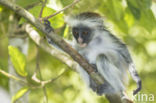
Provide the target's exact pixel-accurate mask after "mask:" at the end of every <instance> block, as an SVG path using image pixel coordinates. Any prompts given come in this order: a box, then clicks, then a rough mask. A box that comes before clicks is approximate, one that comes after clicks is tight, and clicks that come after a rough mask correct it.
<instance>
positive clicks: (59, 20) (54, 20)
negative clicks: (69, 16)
mask: <svg viewBox="0 0 156 103" xmlns="http://www.w3.org/2000/svg"><path fill="white" fill-rule="evenodd" d="M43 12H44V14H43V17H45V16H49V15H52V14H54V13H55V12H56V11H55V10H53V9H51V8H49V7H46V8H44V11H43ZM49 20H50V22H51V25H52V27H53V28H59V27H62V26H63V24H64V19H63V14H62V13H60V14H57V15H55V16H53V17H51V18H50V19H49Z"/></svg>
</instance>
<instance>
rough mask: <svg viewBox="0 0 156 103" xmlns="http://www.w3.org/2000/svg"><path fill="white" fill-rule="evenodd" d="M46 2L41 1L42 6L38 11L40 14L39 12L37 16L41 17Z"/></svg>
mask: <svg viewBox="0 0 156 103" xmlns="http://www.w3.org/2000/svg"><path fill="white" fill-rule="evenodd" d="M46 3H47V0H45V1H44V2H42V8H41V11H40V14H39V18H42V14H43V9H44V7H45V6H46Z"/></svg>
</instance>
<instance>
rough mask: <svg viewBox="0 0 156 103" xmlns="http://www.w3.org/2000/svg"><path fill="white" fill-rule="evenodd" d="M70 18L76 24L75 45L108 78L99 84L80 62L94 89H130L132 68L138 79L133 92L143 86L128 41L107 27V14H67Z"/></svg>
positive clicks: (97, 70)
mask: <svg viewBox="0 0 156 103" xmlns="http://www.w3.org/2000/svg"><path fill="white" fill-rule="evenodd" d="M66 22H67V24H68V25H69V26H70V27H71V28H72V35H73V37H74V40H73V41H74V42H73V47H74V48H75V49H76V50H77V51H78V52H79V53H80V54H81V55H82V56H83V57H84V58H85V59H86V60H87V61H88V62H89V63H90V64H91V65H92V66H93V68H94V69H95V71H96V72H98V73H100V74H101V75H102V76H103V78H104V79H105V83H104V84H102V85H97V84H96V83H95V82H94V81H93V80H92V79H91V77H90V76H89V75H88V73H87V72H86V71H84V69H83V68H82V67H81V66H79V67H78V72H79V73H80V75H81V77H82V79H83V80H84V81H85V82H86V83H87V85H88V86H89V87H90V88H91V89H92V90H93V91H95V92H96V93H97V94H99V95H102V94H114V93H118V92H121V91H124V90H126V88H125V85H126V84H127V82H128V77H127V71H128V70H129V72H130V74H131V76H132V78H133V80H134V81H135V82H136V83H137V89H136V90H135V91H134V92H133V95H135V94H137V93H138V92H139V91H140V90H141V79H140V77H139V75H138V73H137V71H136V69H135V65H134V63H133V60H132V58H131V55H130V53H129V51H128V48H127V46H126V44H125V43H123V42H122V41H121V40H120V39H119V38H117V37H116V36H115V35H113V34H112V33H110V32H109V31H108V30H107V29H106V27H105V26H104V21H103V18H102V17H101V16H100V15H99V14H98V13H93V12H84V13H80V14H79V15H76V16H73V17H67V18H66Z"/></svg>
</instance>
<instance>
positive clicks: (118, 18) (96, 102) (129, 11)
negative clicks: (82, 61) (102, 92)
mask: <svg viewBox="0 0 156 103" xmlns="http://www.w3.org/2000/svg"><path fill="white" fill-rule="evenodd" d="M10 1H11V0H10ZM12 1H13V0H12ZM13 2H15V3H16V4H18V5H20V6H22V7H24V8H26V9H27V10H28V11H29V12H31V13H32V14H33V15H34V16H35V17H37V18H38V16H39V13H40V9H41V7H42V3H41V2H43V1H41V0H14V1H13ZM72 2H73V0H48V2H47V5H46V7H45V8H44V10H43V17H44V16H48V15H50V14H52V13H55V12H56V11H58V10H60V9H62V8H63V7H65V6H67V5H69V4H71V3H72ZM32 5H34V6H32ZM30 6H32V7H31V8H28V7H30ZM85 11H94V12H97V13H100V14H101V15H102V16H103V18H104V20H105V25H106V27H107V28H108V30H110V32H112V33H113V34H114V35H116V36H118V37H119V38H121V39H122V41H124V42H125V43H126V44H127V45H128V48H129V50H130V53H131V55H132V58H133V60H134V63H135V65H136V69H137V71H138V72H139V75H140V76H141V79H142V87H143V88H142V90H141V92H140V94H146V95H147V96H148V98H147V99H148V101H146V98H144V100H143V101H138V102H137V103H156V99H155V98H154V99H155V102H154V101H150V100H151V98H150V97H151V95H153V96H156V0H80V1H79V3H77V4H76V5H74V6H73V7H71V8H69V9H67V10H65V11H64V12H63V13H60V14H58V15H56V16H54V17H52V18H51V19H49V20H50V22H51V25H52V27H53V28H54V29H55V30H56V32H57V33H58V34H59V35H60V36H62V37H63V38H66V39H71V38H72V37H71V30H70V28H69V27H68V25H66V23H65V22H64V17H65V16H67V15H71V14H72V15H74V14H78V13H81V12H85ZM12 18H13V19H12ZM15 19H16V20H17V23H16V25H17V26H20V25H22V24H23V23H25V22H27V21H25V20H24V19H23V18H20V17H19V16H18V15H16V14H15V13H14V12H12V11H10V10H9V9H8V8H6V7H4V6H2V5H0V69H2V70H4V71H6V72H9V73H11V71H10V70H9V69H10V65H11V64H10V62H8V61H10V60H9V55H10V56H11V53H10V52H11V50H10V49H9V50H8V45H14V41H15V40H14V39H17V38H22V39H23V38H24V39H26V40H28V42H27V53H26V54H25V53H24V55H25V57H26V64H25V65H26V66H25V68H26V73H27V76H25V77H24V78H26V80H28V81H29V82H30V83H32V84H33V81H32V80H31V79H30V78H31V76H32V75H33V74H34V72H35V68H36V60H38V61H39V65H40V69H41V70H40V74H41V75H42V79H43V80H48V79H50V78H55V77H57V76H58V75H59V74H61V73H62V72H64V71H65V70H66V69H67V68H68V67H67V66H66V65H65V64H63V63H62V62H61V61H59V60H57V59H56V58H54V57H53V56H51V55H50V54H49V53H47V52H46V51H45V50H43V49H41V48H38V47H37V46H36V44H35V43H34V41H33V40H31V39H30V38H29V37H28V35H26V36H21V37H19V36H17V35H16V34H12V32H11V29H12V28H15V27H17V26H15V24H14V23H13V22H14V20H15ZM15 29H17V28H15ZM21 34H22V32H21ZM41 35H43V34H41ZM16 42H17V40H16ZM17 44H19V45H20V46H23V47H24V45H25V42H22V43H20V41H19V42H18V43H17ZM21 44H22V45H21ZM16 46H17V45H15V47H16ZM19 50H20V49H19ZM21 50H22V49H21ZM37 53H38V55H39V58H37V57H36V55H37ZM11 61H12V60H11ZM21 63H22V62H21ZM14 66H15V65H14ZM15 68H16V67H15ZM40 74H38V75H40ZM22 78H23V77H22ZM130 78H131V77H130ZM11 87H13V85H11V83H10V82H9V78H8V77H6V76H4V75H3V74H1V73H0V97H3V98H0V102H1V103H10V102H11V98H12V97H13V95H15V94H12V93H10V92H11ZM127 88H128V90H127V92H128V95H129V96H130V97H132V91H133V89H134V88H136V84H135V83H134V81H133V80H132V79H130V82H129V85H128V87H127ZM16 92H17V91H16ZM46 92H47V97H48V103H108V101H107V99H106V98H105V97H100V96H97V95H96V94H95V93H93V92H92V91H91V90H90V89H88V88H87V87H86V85H85V84H84V83H83V81H82V80H81V79H80V76H79V74H77V73H76V72H74V71H72V70H68V71H67V72H65V73H64V74H63V75H62V76H61V77H60V78H59V79H57V80H56V81H55V82H52V83H50V84H48V85H47V86H46ZM27 94H29V95H28V102H29V103H44V102H43V101H44V98H45V96H44V91H43V89H42V88H33V89H32V88H31V89H29V91H28V93H27ZM1 95H2V96H1ZM17 102H18V101H17ZM20 103H22V102H20Z"/></svg>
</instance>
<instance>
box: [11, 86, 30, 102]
mask: <svg viewBox="0 0 156 103" xmlns="http://www.w3.org/2000/svg"><path fill="white" fill-rule="evenodd" d="M28 90H29V88H28V87H23V88H21V89H20V90H19V91H18V92H17V93H16V94H15V95H14V96H13V97H12V101H11V102H12V103H15V102H16V101H17V100H18V99H19V98H21V97H22V96H23V95H24V94H25V93H26V92H27V91H28Z"/></svg>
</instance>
